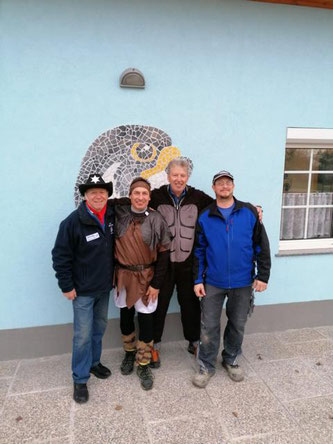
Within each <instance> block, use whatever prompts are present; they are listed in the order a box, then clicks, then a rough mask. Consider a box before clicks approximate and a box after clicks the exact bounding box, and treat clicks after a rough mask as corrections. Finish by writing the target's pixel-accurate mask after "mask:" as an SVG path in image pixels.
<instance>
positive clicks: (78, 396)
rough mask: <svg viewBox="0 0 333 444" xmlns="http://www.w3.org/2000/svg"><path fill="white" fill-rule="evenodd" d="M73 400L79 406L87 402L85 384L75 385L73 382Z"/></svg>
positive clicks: (87, 396) (87, 395)
mask: <svg viewBox="0 0 333 444" xmlns="http://www.w3.org/2000/svg"><path fill="white" fill-rule="evenodd" d="M73 399H74V401H75V402H77V403H79V404H83V403H85V402H87V401H88V399H89V393H88V388H87V384H76V383H75V382H74V393H73Z"/></svg>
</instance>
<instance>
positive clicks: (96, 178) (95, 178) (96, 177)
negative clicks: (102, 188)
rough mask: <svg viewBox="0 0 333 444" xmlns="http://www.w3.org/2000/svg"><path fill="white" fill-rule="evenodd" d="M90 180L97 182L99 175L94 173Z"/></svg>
mask: <svg viewBox="0 0 333 444" xmlns="http://www.w3.org/2000/svg"><path fill="white" fill-rule="evenodd" d="M90 180H91V182H94V183H97V182H99V177H98V176H96V175H95V176H94V177H92V178H91V179H90Z"/></svg>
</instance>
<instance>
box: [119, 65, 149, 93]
mask: <svg viewBox="0 0 333 444" xmlns="http://www.w3.org/2000/svg"><path fill="white" fill-rule="evenodd" d="M119 85H120V86H121V87H122V88H144V87H145V78H144V77H143V74H142V72H141V71H139V70H138V69H136V68H128V69H125V71H124V72H123V73H122V74H121V76H120V81H119Z"/></svg>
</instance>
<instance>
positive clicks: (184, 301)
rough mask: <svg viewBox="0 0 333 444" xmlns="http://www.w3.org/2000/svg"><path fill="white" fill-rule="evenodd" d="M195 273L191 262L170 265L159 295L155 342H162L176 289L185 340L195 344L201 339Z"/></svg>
mask: <svg viewBox="0 0 333 444" xmlns="http://www.w3.org/2000/svg"><path fill="white" fill-rule="evenodd" d="M193 285H194V284H193V272H192V264H191V263H190V262H188V263H187V262H179V263H173V262H170V263H169V267H168V271H167V274H166V275H165V278H164V282H163V285H162V287H161V289H160V292H159V294H158V305H157V309H156V311H155V312H154V342H155V344H156V343H158V342H161V339H162V335H163V330H164V324H165V318H166V315H167V312H168V308H169V304H170V300H171V297H172V295H173V292H174V289H175V287H176V289H177V298H178V303H179V305H180V314H181V321H182V325H183V333H184V338H185V339H187V340H188V341H191V342H195V341H198V340H199V338H200V302H199V299H198V298H197V297H196V295H195V294H194V291H193Z"/></svg>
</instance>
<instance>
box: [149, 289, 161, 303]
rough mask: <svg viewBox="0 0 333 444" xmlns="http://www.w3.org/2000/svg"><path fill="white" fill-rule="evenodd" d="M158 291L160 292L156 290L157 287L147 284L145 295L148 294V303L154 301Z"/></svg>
mask: <svg viewBox="0 0 333 444" xmlns="http://www.w3.org/2000/svg"><path fill="white" fill-rule="evenodd" d="M159 292H160V290H158V289H157V288H153V287H151V286H149V287H148V290H147V292H146V296H148V303H149V302H155V301H156V299H157V296H158V293H159Z"/></svg>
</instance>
